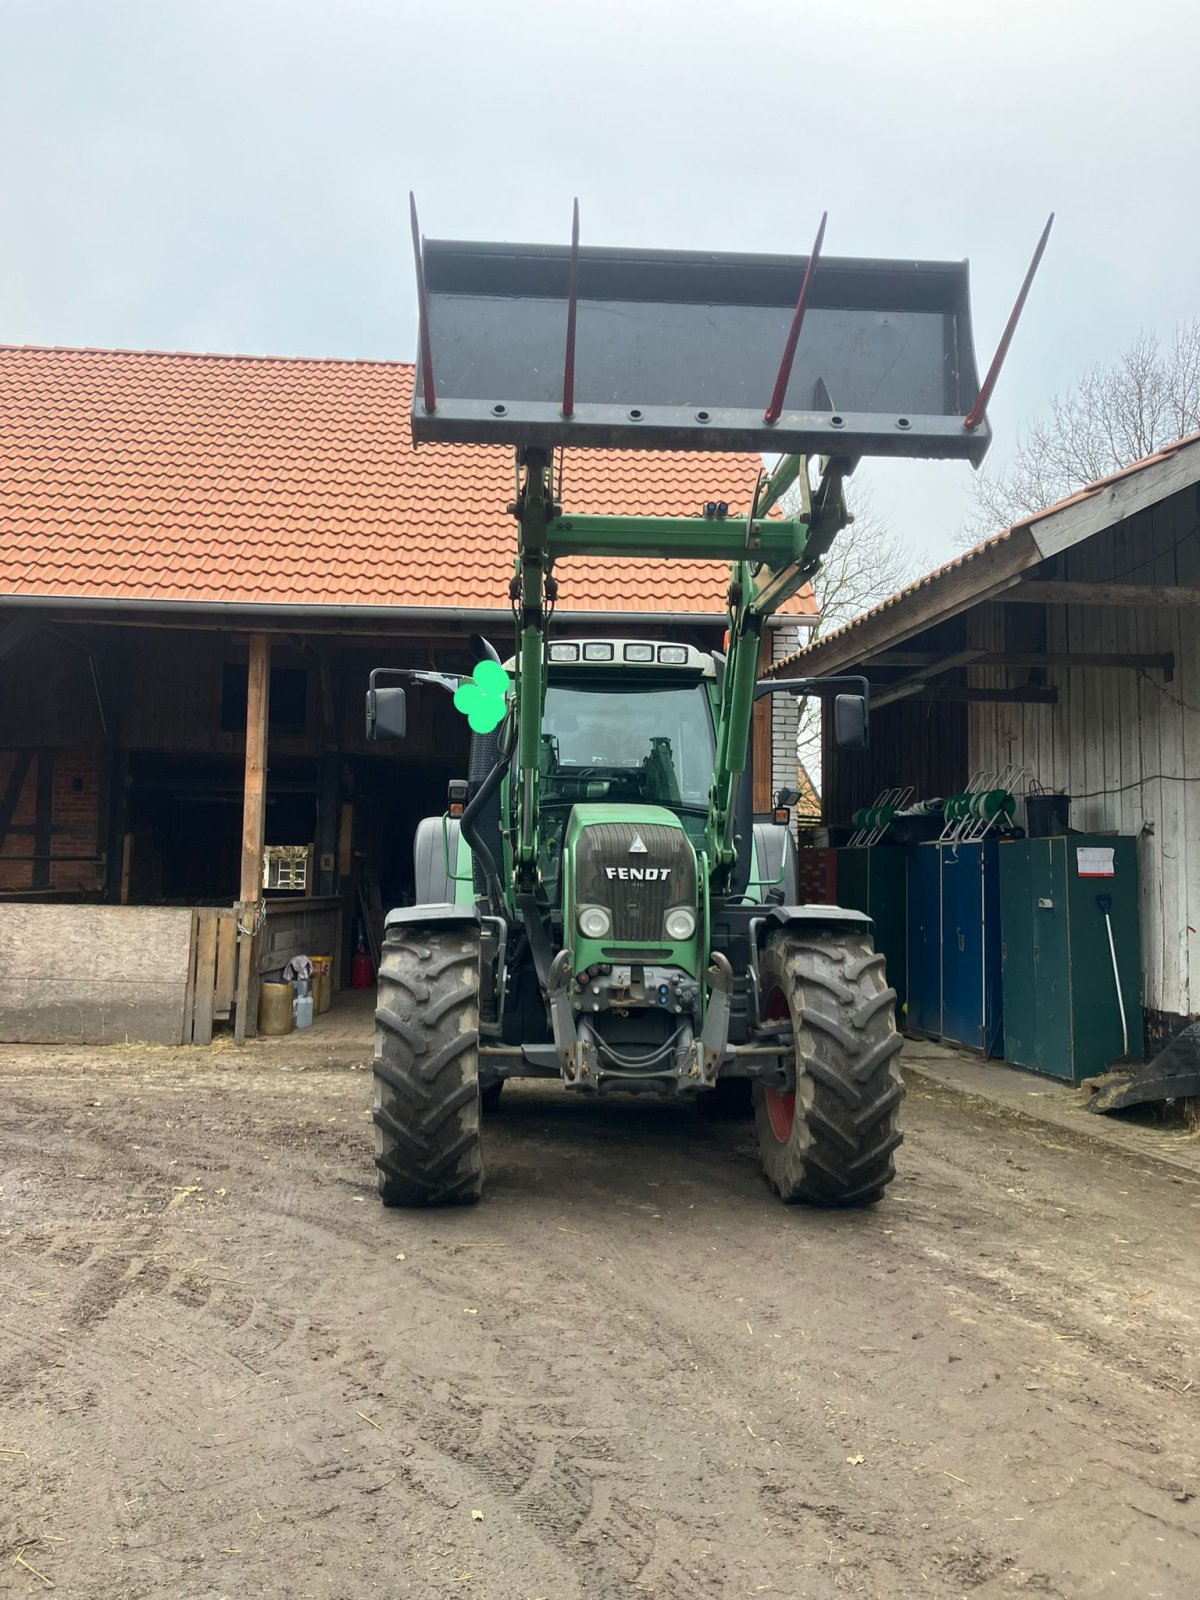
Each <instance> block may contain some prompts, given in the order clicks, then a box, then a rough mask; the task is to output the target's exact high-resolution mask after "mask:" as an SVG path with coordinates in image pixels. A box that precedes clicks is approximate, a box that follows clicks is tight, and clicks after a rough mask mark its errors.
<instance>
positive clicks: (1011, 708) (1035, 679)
mask: <svg viewBox="0 0 1200 1600" xmlns="http://www.w3.org/2000/svg"><path fill="white" fill-rule="evenodd" d="M1198 623H1200V435H1194V436H1191V437H1189V438H1186V439H1182V440H1180V441H1179V442H1178V443H1177V444H1173V445H1171V446H1169V447H1168V448H1166V449H1163V450H1159V451H1157V452H1156V453H1155V454H1154V455H1152V456H1149V457H1147V458H1146V459H1145V460H1143V461H1139V462H1137V463H1136V464H1135V465H1133V466H1131V467H1129V468H1128V469H1127V470H1125V471H1124V472H1119V473H1116V474H1114V475H1113V476H1112V477H1109V478H1104V479H1102V480H1100V481H1098V482H1096V483H1092V484H1089V485H1088V486H1087V487H1086V488H1085V489H1083V490H1081V491H1080V492H1079V493H1078V494H1075V495H1072V496H1071V497H1070V498H1069V499H1067V500H1064V501H1062V502H1061V503H1060V504H1058V505H1054V506H1050V507H1048V508H1047V509H1046V510H1045V511H1042V512H1039V513H1038V514H1037V515H1036V516H1033V517H1030V518H1028V519H1027V520H1025V521H1023V522H1021V523H1018V524H1016V525H1014V526H1013V527H1011V528H1008V529H1005V530H1004V531H1003V532H1002V533H1000V534H998V535H997V536H996V537H995V538H992V539H988V540H987V541H986V542H984V543H983V544H980V545H978V546H977V547H976V548H975V549H973V550H970V551H968V552H967V553H966V554H964V555H962V556H960V557H958V558H957V559H956V560H954V561H951V562H949V563H947V564H946V565H945V566H943V567H940V568H938V570H937V571H935V572H932V573H930V574H929V575H928V576H927V577H924V578H922V579H921V580H920V581H919V582H917V583H914V584H912V585H910V586H909V587H908V588H906V589H904V590H902V591H901V592H900V593H898V594H896V595H893V596H892V597H891V598H890V599H888V600H886V601H885V602H883V603H882V604H881V605H879V606H876V607H875V608H874V609H872V610H871V611H869V612H867V613H866V614H865V615H863V616H862V617H859V618H858V619H857V620H855V621H854V622H851V623H849V624H847V625H846V626H845V627H842V628H839V629H837V630H836V631H835V632H833V633H830V634H828V635H826V636H825V637H824V638H821V639H818V640H817V641H816V642H814V643H813V644H812V645H811V646H810V647H809V648H807V649H805V650H802V651H800V652H799V653H798V654H797V655H796V656H795V657H793V658H792V659H791V660H790V661H787V662H784V663H781V664H780V668H779V669H778V670H783V671H787V672H801V671H802V672H806V673H810V674H814V675H818V676H825V675H829V674H833V673H846V672H862V673H863V674H865V675H866V676H867V677H868V678H869V680H870V683H871V686H872V688H871V695H872V717H871V744H870V748H869V750H867V751H866V752H862V753H854V754H851V753H846V752H837V751H835V750H834V749H833V748H832V742H831V740H830V739H829V738H828V737H826V738H825V739H824V741H823V746H824V754H823V779H824V781H823V805H824V817H825V820H826V821H827V822H832V823H837V822H846V821H848V819H849V818H850V816H851V814H852V813H853V811H854V810H855V809H856V808H857V807H859V806H865V805H869V804H870V803H871V802H872V800H874V799H875V797H876V796H877V795H878V794H879V793H880V792H881V791H882V790H884V789H888V788H891V787H893V786H896V785H905V784H912V785H913V786H914V788H915V790H916V794H917V796H918V797H920V798H927V797H933V796H946V795H949V794H954V793H959V792H961V791H962V790H963V789H964V788H965V787H966V785H967V783H968V780H969V778H970V777H971V775H972V774H973V773H976V772H979V771H984V770H986V771H998V770H1000V769H1002V768H1004V767H1006V766H1008V765H1009V764H1012V765H1013V766H1015V767H1016V768H1018V769H1024V770H1025V774H1026V777H1025V780H1024V784H1023V786H1028V784H1029V783H1030V782H1032V783H1034V784H1036V785H1040V786H1042V787H1043V788H1045V789H1046V790H1048V791H1056V792H1061V793H1064V794H1068V795H1070V796H1071V802H1072V809H1071V824H1072V826H1073V827H1074V828H1077V829H1080V830H1086V831H1088V832H1092V833H1119V834H1129V835H1133V836H1135V837H1136V838H1137V841H1138V846H1137V851H1138V861H1139V874H1140V884H1141V901H1140V911H1141V935H1142V952H1143V964H1144V982H1143V993H1144V999H1145V1007H1146V1024H1147V1027H1146V1033H1147V1040H1146V1042H1147V1045H1148V1046H1149V1047H1150V1048H1154V1047H1155V1046H1156V1045H1157V1044H1158V1043H1159V1042H1161V1041H1162V1040H1163V1039H1164V1038H1165V1037H1168V1036H1170V1035H1172V1034H1173V1033H1174V1032H1176V1031H1177V1029H1178V1028H1179V1027H1180V1026H1181V1025H1182V1024H1184V1023H1185V1022H1188V1021H1194V1020H1196V1018H1197V1015H1198V1014H1200V933H1198V932H1197V929H1200V791H1198V787H1197V786H1198V785H1200V630H1198V626H1197V625H1198ZM1019 820H1020V819H1019Z"/></svg>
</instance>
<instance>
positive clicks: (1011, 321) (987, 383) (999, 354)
mask: <svg viewBox="0 0 1200 1600" xmlns="http://www.w3.org/2000/svg"><path fill="white" fill-rule="evenodd" d="M1053 226H1054V213H1053V211H1052V212H1051V213H1050V215H1049V217H1047V219H1046V226H1045V227H1044V228H1043V229H1042V237H1041V238H1040V239H1039V240H1038V242H1037V249H1036V250H1035V251H1034V252H1033V260H1032V261H1031V262H1030V263H1029V271H1028V272H1027V273H1026V274H1025V282H1024V283H1023V284H1022V285H1021V292H1020V294H1019V295H1018V296H1017V298H1016V300H1015V301H1014V302H1013V308H1012V310H1011V311H1010V312H1009V314H1008V322H1007V323H1006V324H1005V328H1004V332H1003V334H1001V336H1000V343H999V344H998V345H997V346H996V354H995V355H994V356H993V357H992V364H991V366H990V367H989V368H988V370H987V377H986V378H985V379H984V380H983V383H982V384H981V385H980V388H979V398H978V400H976V402H975V404H974V405H973V406H972V407H971V409H970V411H968V412H967V414H966V416H965V417H964V418H963V427H964V428H966V429H967V430H968V431H970V430H972V429H974V428H977V427H978V426H979V424H980V423H981V422H982V421H983V417H984V413H985V412H986V411H987V408H988V401H989V400H990V399H991V398H992V390H993V389H994V388H995V387H996V380H997V378H999V376H1000V368H1001V367H1002V366H1003V365H1004V358H1005V356H1006V355H1007V354H1008V347H1009V345H1010V344H1011V343H1012V336H1013V334H1014V333H1016V331H1017V323H1018V322H1019V321H1020V317H1021V312H1022V311H1023V310H1024V309H1025V299H1026V296H1027V295H1028V294H1029V288H1030V285H1031V284H1032V283H1033V275H1034V273H1035V272H1036V271H1037V269H1038V267H1039V266H1040V265H1041V260H1042V255H1043V254H1044V252H1045V249H1046V241H1047V239H1049V237H1050V229H1051V228H1052V227H1053Z"/></svg>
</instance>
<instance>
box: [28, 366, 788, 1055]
mask: <svg viewBox="0 0 1200 1600" xmlns="http://www.w3.org/2000/svg"><path fill="white" fill-rule="evenodd" d="M412 379H413V369H412V367H411V365H408V364H405V363H399V362H375V361H322V360H308V359H302V360H301V359H297V360H291V359H277V358H253V357H246V356H219V355H187V354H178V353H175V354H171V353H162V352H153V351H116V350H57V349H36V348H26V347H11V346H9V347H0V439H2V441H3V445H2V449H3V468H4V470H3V475H2V477H0V901H3V902H4V903H3V904H0V1039H7V1040H12V1039H24V1040H48V1041H59V1040H77V1041H80V1042H99V1041H106V1040H113V1039H118V1040H119V1039H125V1038H133V1039H143V1040H146V1039H148V1040H162V1041H170V1040H176V1041H179V1040H184V1041H188V1040H193V1041H204V1040H207V1039H208V1038H209V1037H211V1033H212V1028H213V1023H214V1020H216V1021H221V1020H222V1019H229V1020H231V1021H232V1022H233V1024H234V1026H235V1029H236V1031H237V1033H238V1035H239V1036H240V1035H242V1034H243V1033H245V1032H246V1031H251V1030H252V1027H253V1018H254V1010H255V993H256V986H257V983H258V981H259V979H260V977H261V976H262V975H264V974H270V973H273V972H276V971H278V970H279V969H280V968H281V967H282V966H283V965H284V963H285V962H286V961H287V959H288V958H289V957H290V956H291V955H294V954H297V953H301V952H303V953H305V954H308V955H317V954H325V955H329V956H331V957H332V959H333V961H334V966H335V974H337V973H338V972H340V970H341V969H343V968H344V967H346V966H347V957H348V954H349V952H350V951H351V950H352V949H353V948H354V947H355V946H356V944H357V943H358V940H359V938H360V937H361V938H362V939H364V940H365V941H366V942H367V944H369V945H370V944H373V943H375V941H377V938H378V930H379V926H380V923H381V916H382V911H383V909H384V907H385V906H386V905H388V904H392V903H401V902H402V901H403V900H404V899H405V897H406V896H410V895H411V893H412V850H411V844H412V836H413V831H414V828H415V825H416V823H417V821H418V820H419V819H420V818H421V817H422V816H424V815H427V814H430V813H436V812H440V811H441V810H442V809H443V808H444V804H445V793H446V783H447V780H448V779H450V778H452V777H456V776H462V775H463V774H464V772H465V763H466V739H467V735H466V725H465V722H463V720H462V719H461V718H459V717H458V716H457V715H455V714H453V713H449V712H448V709H447V703H446V702H445V701H444V700H442V699H439V698H438V697H437V695H436V692H435V691H433V690H427V691H420V690H419V691H417V692H416V693H415V694H414V696H413V699H412V707H411V717H410V734H409V738H408V740H407V742H406V743H405V744H404V745H403V746H400V747H386V748H381V747H376V746H371V745H368V744H367V743H366V741H365V738H364V731H363V697H364V691H365V688H366V683H367V674H368V672H369V671H370V669H371V668H372V667H376V666H437V667H440V668H443V669H445V670H448V671H452V672H453V671H456V670H469V668H470V667H471V665H473V661H474V657H473V655H472V654H471V652H470V650H469V647H468V639H469V635H470V634H471V633H472V632H475V631H479V632H482V633H484V634H490V635H491V636H492V637H493V638H494V639H495V641H496V642H497V643H498V644H499V645H500V646H501V647H502V648H503V647H504V645H505V644H506V642H507V639H508V638H509V637H510V630H511V627H512V619H511V613H510V611H509V608H508V600H507V594H508V583H509V577H510V574H511V568H512V557H513V552H514V548H515V540H514V533H513V526H512V523H511V520H510V519H509V517H508V516H507V515H506V510H505V508H506V505H507V503H508V501H509V500H510V499H511V498H512V483H513V458H512V454H511V452H510V451H509V450H507V449H505V448H496V447H488V448H481V447H463V446H436V445H426V446H423V447H422V448H421V449H420V451H419V452H418V451H415V450H414V449H413V447H412V444H411V441H410V438H409V424H408V414H409V403H410V397H411V389H412ZM757 468H758V462H757V460H756V459H755V458H752V457H746V456H737V455H724V456H722V455H688V454H671V453H662V452H655V453H643V452H635V451H624V452H619V453H600V452H594V451H592V452H589V451H579V452H568V453H567V455H566V458H565V460H564V461H563V462H562V466H561V470H562V481H563V490H562V493H563V497H564V501H565V503H566V504H567V505H568V506H569V507H571V508H572V509H575V510H578V511H580V512H595V513H601V512H615V513H621V512H635V511H636V512H638V513H642V514H651V515H653V514H679V513H681V512H690V511H693V510H698V509H699V508H700V507H701V506H702V505H703V504H704V502H705V501H708V500H714V499H720V500H725V501H728V502H729V503H730V504H731V505H734V506H736V505H739V504H745V503H747V502H748V501H749V499H750V496H751V493H752V490H753V485H754V481H755V476H756V472H757ZM558 576H559V579H560V599H559V603H558V608H557V620H558V626H559V629H560V630H561V632H563V633H565V634H566V635H567V636H571V635H579V634H586V633H595V632H600V633H603V634H607V635H610V636H611V635H612V634H613V633H619V634H624V635H632V636H634V637H667V638H671V639H680V640H683V641H685V642H689V643H693V644H696V645H698V646H701V647H704V648H714V647H716V646H718V645H719V644H720V641H721V636H722V633H723V630H724V627H725V589H726V583H727V576H726V569H725V568H724V567H723V566H722V565H721V564H719V563H706V562H675V563H671V564H670V565H662V564H656V565H654V566H651V565H649V564H647V565H646V566H644V567H639V566H638V565H637V564H633V565H630V564H628V563H626V562H623V563H621V564H620V565H616V564H612V563H610V562H608V561H607V560H601V559H589V560H576V561H572V562H570V563H565V564H563V565H562V566H561V567H560V570H559V574H558ZM812 611H813V603H812V600H811V597H810V596H801V597H799V598H798V599H797V600H796V601H795V602H794V603H793V605H792V607H791V609H790V611H789V612H788V613H787V614H785V615H781V616H780V617H778V618H776V619H774V621H775V626H774V628H773V629H772V632H771V635H770V650H771V658H772V659H780V658H782V657H783V656H785V655H788V654H790V653H792V652H793V650H794V649H795V647H796V644H797V643H798V642H799V639H800V637H801V631H802V630H803V629H805V628H806V627H807V626H808V625H809V624H810V622H811V617H812ZM764 664H767V663H764ZM773 703H774V702H773V701H771V700H767V701H764V702H762V705H761V707H760V708H759V710H758V711H757V712H756V715H758V717H759V719H760V725H759V727H758V728H757V736H756V748H757V751H758V755H759V761H758V765H757V767H756V775H755V776H756V785H757V791H756V798H757V801H758V804H759V806H760V809H766V808H767V806H769V804H770V793H771V790H772V789H773V788H775V787H782V786H784V785H788V784H791V783H792V782H793V781H794V763H795V757H794V749H795V708H794V705H793V703H792V702H790V701H788V702H787V703H786V705H780V706H777V707H776V709H775V712H774V717H775V722H774V726H772V723H771V720H770V719H771V716H772V712H771V709H770V707H771V706H772V704H773ZM773 745H774V748H772V746H773ZM264 845H265V846H270V847H278V849H279V851H280V852H281V853H282V852H283V851H284V849H285V847H290V850H291V852H292V856H291V858H290V859H291V860H292V862H293V863H294V865H293V866H292V867H290V868H289V870H292V871H294V873H295V877H294V879H293V881H294V883H295V885H296V886H295V887H293V888H290V889H287V888H282V887H281V888H279V889H274V888H267V889H264V887H263V851H264Z"/></svg>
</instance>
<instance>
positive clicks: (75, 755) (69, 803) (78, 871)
mask: <svg viewBox="0 0 1200 1600" xmlns="http://www.w3.org/2000/svg"><path fill="white" fill-rule="evenodd" d="M20 761H21V752H20V751H19V750H0V802H2V801H3V797H4V796H5V795H6V794H7V793H8V792H9V786H10V783H11V781H12V778H13V774H14V772H15V771H16V770H17V769H18V766H19V764H20ZM41 761H53V769H54V776H53V785H52V803H51V810H50V817H49V822H50V824H51V828H52V830H53V831H52V832H51V834H50V853H51V855H52V856H55V857H64V856H86V857H89V858H92V859H89V860H84V861H66V860H60V861H53V862H52V863H51V865H50V871H49V880H50V881H49V883H48V884H46V885H45V887H47V888H49V889H53V890H57V891H59V892H60V893H64V892H66V893H72V892H73V893H80V894H89V893H95V891H96V890H97V889H99V888H100V887H101V886H102V883H103V867H102V866H101V864H100V863H99V862H98V861H97V860H95V859H94V858H95V857H96V855H97V853H98V847H97V837H98V830H99V825H100V752H99V750H97V749H75V750H53V751H42V752H39V751H34V753H33V758H32V760H31V761H30V763H29V769H28V771H27V773H26V775H25V780H24V783H23V784H22V785H21V791H20V794H19V795H18V796H17V801H16V809H15V810H14V812H13V816H12V822H11V825H10V831H9V832H8V834H7V836H6V837H5V838H4V840H3V841H2V842H0V893H3V892H8V893H10V894H11V893H14V892H16V893H20V892H22V891H29V890H32V889H34V887H35V874H34V865H33V863H32V862H30V861H28V860H25V861H21V860H19V859H16V858H18V857H21V856H26V857H27V856H30V855H32V854H33V853H34V851H35V848H36V845H37V836H36V835H35V834H34V833H32V832H20V833H14V832H13V831H11V830H12V828H17V827H19V828H32V827H33V826H34V825H35V824H36V823H37V822H38V821H39V820H42V821H45V820H46V819H39V818H38V816H37V795H38V781H39V773H38V768H39V762H41Z"/></svg>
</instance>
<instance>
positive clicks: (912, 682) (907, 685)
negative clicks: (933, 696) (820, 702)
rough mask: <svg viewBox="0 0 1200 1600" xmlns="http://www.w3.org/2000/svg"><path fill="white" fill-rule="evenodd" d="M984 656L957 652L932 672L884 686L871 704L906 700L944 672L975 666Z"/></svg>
mask: <svg viewBox="0 0 1200 1600" xmlns="http://www.w3.org/2000/svg"><path fill="white" fill-rule="evenodd" d="M983 654H984V651H982V650H980V649H974V650H956V651H955V652H954V654H953V655H949V656H943V657H942V659H941V660H940V661H939V662H938V663H937V664H936V666H934V667H933V668H932V669H931V670H927V671H925V672H917V673H914V674H913V676H912V677H911V678H900V679H898V680H897V681H896V682H895V683H889V684H885V685H883V686H882V687H881V688H880V690H879V693H878V694H872V696H871V704H872V705H873V706H886V705H888V704H890V702H891V701H893V700H905V699H907V698H908V696H909V695H911V694H916V693H918V692H919V691H920V690H922V689H927V688H928V687H929V685H930V682H931V680H932V679H933V678H938V677H941V675H942V674H943V673H944V672H953V671H954V670H955V668H956V667H969V666H974V665H975V663H976V662H977V661H978V660H979V657H980V656H981V655H983Z"/></svg>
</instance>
